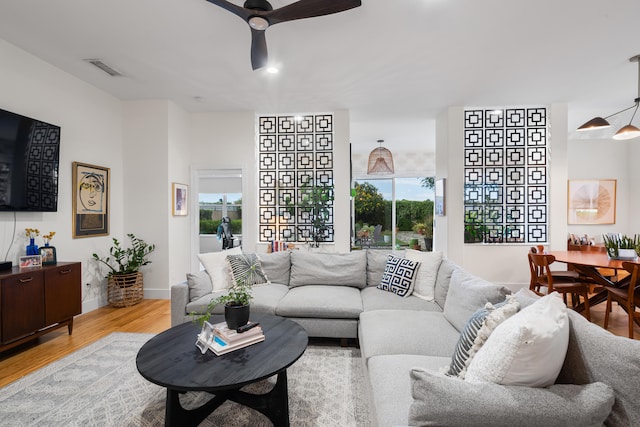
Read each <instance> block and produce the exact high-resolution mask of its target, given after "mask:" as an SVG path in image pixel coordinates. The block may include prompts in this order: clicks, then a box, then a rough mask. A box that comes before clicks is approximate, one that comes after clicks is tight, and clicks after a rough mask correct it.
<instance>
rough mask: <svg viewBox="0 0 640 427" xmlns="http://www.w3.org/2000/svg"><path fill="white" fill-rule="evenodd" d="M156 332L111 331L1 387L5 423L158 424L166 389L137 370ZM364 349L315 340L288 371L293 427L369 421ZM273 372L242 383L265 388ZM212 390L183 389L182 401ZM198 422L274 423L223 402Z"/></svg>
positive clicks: (0, 414) (194, 401)
mask: <svg viewBox="0 0 640 427" xmlns="http://www.w3.org/2000/svg"><path fill="white" fill-rule="evenodd" d="M152 336H153V335H150V334H135V333H113V334H111V335H109V336H107V337H105V338H103V339H101V340H99V341H96V342H95V343H93V344H91V345H89V346H87V347H84V348H82V349H80V350H78V351H76V352H74V353H72V354H70V355H68V356H66V357H64V358H62V359H60V360H58V361H56V362H53V363H52V364H50V365H48V366H46V367H44V368H42V369H40V370H38V371H35V372H33V373H31V374H29V375H27V376H25V377H24V378H21V379H20V380H18V381H16V382H14V383H12V384H10V385H8V386H6V387H4V388H2V389H0V420H2V421H1V422H0V423H1V424H2V425H3V426H16V427H17V426H65V427H66V426H82V427H87V426H101V427H103V426H149V427H151V426H154V427H155V426H160V425H164V410H165V397H166V391H165V389H163V388H162V387H160V386H157V385H155V384H152V383H150V382H148V381H146V380H145V379H144V378H142V376H140V374H139V373H138V371H137V369H136V364H135V359H136V354H137V353H138V350H139V349H140V347H142V345H143V344H144V343H145V342H146V341H147V340H148V339H149V338H151V337H152ZM360 363H361V360H360V351H359V350H358V349H356V348H343V347H337V346H336V347H334V346H325V345H310V346H309V347H308V348H307V351H306V352H305V354H304V355H303V356H302V357H301V358H300V359H299V360H298V361H297V362H296V363H295V364H294V365H293V366H291V367H290V368H289V369H288V370H287V376H288V380H289V411H290V414H289V419H290V423H291V425H292V426H296V427H297V426H309V427H311V426H332V427H333V426H341V427H343V426H354V427H360V426H362V427H367V426H369V425H371V420H370V415H369V411H368V408H367V404H366V399H365V391H364V375H363V372H362V367H361V365H360ZM273 384H275V378H270V379H268V380H265V381H262V382H260V383H257V384H253V385H251V386H248V387H245V388H244V390H246V391H249V392H254V393H255V392H264V391H268V390H269V389H270V388H271V387H273ZM210 396H211V395H209V394H207V393H195V392H194V393H186V394H185V395H183V396H182V397H181V402H182V403H183V405H184V406H185V407H193V406H198V404H199V403H202V402H204V401H206V400H208V399H209V398H210ZM200 425H201V426H207V427H214V426H215V427H217V426H220V427H222V426H225V427H227V426H230V427H235V426H252V427H253V426H270V425H271V422H270V421H269V420H268V419H267V418H266V417H265V416H263V415H262V414H260V413H258V412H256V411H253V410H251V409H249V408H246V407H243V406H242V405H239V404H236V403H234V402H225V403H224V404H223V405H222V406H220V407H219V408H218V409H217V410H216V411H215V412H214V413H213V414H211V415H210V416H209V417H208V418H207V419H206V420H205V421H203V422H202V423H201V424H200Z"/></svg>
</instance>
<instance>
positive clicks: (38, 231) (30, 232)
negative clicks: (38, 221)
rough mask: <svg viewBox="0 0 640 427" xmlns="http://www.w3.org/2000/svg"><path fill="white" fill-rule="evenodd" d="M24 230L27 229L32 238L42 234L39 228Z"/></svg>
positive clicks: (27, 233) (29, 236)
mask: <svg viewBox="0 0 640 427" xmlns="http://www.w3.org/2000/svg"><path fill="white" fill-rule="evenodd" d="M24 230H25V231H26V235H27V237H28V238H30V239H33V238H35V237H36V236H39V235H40V230H38V229H37V228H25V229H24Z"/></svg>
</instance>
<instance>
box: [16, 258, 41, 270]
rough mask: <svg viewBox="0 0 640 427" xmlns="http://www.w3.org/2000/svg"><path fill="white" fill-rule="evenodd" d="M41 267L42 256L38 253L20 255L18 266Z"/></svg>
mask: <svg viewBox="0 0 640 427" xmlns="http://www.w3.org/2000/svg"><path fill="white" fill-rule="evenodd" d="M36 267H42V257H41V256H40V255H26V256H21V257H20V268H21V269H22V268H36Z"/></svg>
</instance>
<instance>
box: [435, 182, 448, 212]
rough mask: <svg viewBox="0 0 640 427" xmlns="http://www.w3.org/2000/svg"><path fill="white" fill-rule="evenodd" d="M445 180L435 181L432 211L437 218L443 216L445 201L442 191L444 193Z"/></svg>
mask: <svg viewBox="0 0 640 427" xmlns="http://www.w3.org/2000/svg"><path fill="white" fill-rule="evenodd" d="M445 184H446V179H445V178H442V179H439V180H437V181H436V188H435V199H436V200H435V203H434V207H433V209H434V211H435V214H436V215H438V216H445V215H446V210H445V200H444V191H445Z"/></svg>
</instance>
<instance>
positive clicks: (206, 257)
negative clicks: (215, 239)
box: [198, 246, 242, 292]
mask: <svg viewBox="0 0 640 427" xmlns="http://www.w3.org/2000/svg"><path fill="white" fill-rule="evenodd" d="M240 254H242V248H241V247H239V246H238V247H235V248H231V249H227V250H225V251H220V252H209V253H206V254H198V259H199V260H200V263H202V265H203V266H204V269H205V270H207V273H208V274H209V277H211V284H212V285H213V292H217V291H222V290H224V289H229V288H230V287H231V285H232V284H233V280H232V279H231V269H230V268H229V264H227V255H240Z"/></svg>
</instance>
